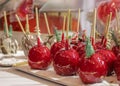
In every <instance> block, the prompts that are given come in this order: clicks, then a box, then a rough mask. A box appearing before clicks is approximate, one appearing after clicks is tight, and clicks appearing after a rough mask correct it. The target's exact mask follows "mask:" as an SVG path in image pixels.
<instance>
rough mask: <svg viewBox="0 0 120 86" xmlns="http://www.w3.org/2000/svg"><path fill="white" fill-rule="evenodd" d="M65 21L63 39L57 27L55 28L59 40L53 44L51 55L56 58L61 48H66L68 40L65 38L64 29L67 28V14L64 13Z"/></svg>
mask: <svg viewBox="0 0 120 86" xmlns="http://www.w3.org/2000/svg"><path fill="white" fill-rule="evenodd" d="M63 20H64V22H63V30H62V36H61V40H60V38H59V36H58V30H57V29H56V28H54V32H55V35H56V39H57V42H55V43H54V44H53V45H52V46H51V50H50V52H51V57H52V58H54V56H55V54H56V53H57V52H58V51H59V50H61V49H62V48H65V44H66V40H65V39H64V30H65V25H66V16H65V15H64V19H63Z"/></svg>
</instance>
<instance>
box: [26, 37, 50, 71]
mask: <svg viewBox="0 0 120 86" xmlns="http://www.w3.org/2000/svg"><path fill="white" fill-rule="evenodd" d="M37 42H38V45H35V46H33V47H32V48H31V49H30V51H29V54H28V63H29V65H30V67H31V68H33V69H47V68H48V66H49V65H50V63H51V55H50V50H49V49H48V48H47V47H46V46H44V45H42V44H41V42H40V39H39V37H38V39H37Z"/></svg>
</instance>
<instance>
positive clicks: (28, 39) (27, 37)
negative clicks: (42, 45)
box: [16, 14, 36, 57]
mask: <svg viewBox="0 0 120 86" xmlns="http://www.w3.org/2000/svg"><path fill="white" fill-rule="evenodd" d="M16 19H17V21H18V23H19V25H20V28H21V30H22V32H23V34H24V35H23V37H22V39H21V40H22V49H23V51H24V54H25V56H27V57H28V52H29V50H30V49H31V48H32V47H33V46H34V45H35V44H36V39H35V37H33V35H31V34H30V30H29V20H28V15H26V31H25V30H24V28H23V25H22V23H21V21H20V18H19V17H18V15H17V14H16Z"/></svg>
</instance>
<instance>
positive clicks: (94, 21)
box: [93, 8, 97, 40]
mask: <svg viewBox="0 0 120 86" xmlns="http://www.w3.org/2000/svg"><path fill="white" fill-rule="evenodd" d="M96 16H97V10H96V8H95V9H94V20H93V39H94V40H95V32H96Z"/></svg>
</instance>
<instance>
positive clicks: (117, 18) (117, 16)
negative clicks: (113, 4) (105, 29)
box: [116, 9, 120, 30]
mask: <svg viewBox="0 0 120 86" xmlns="http://www.w3.org/2000/svg"><path fill="white" fill-rule="evenodd" d="M116 20H117V28H118V30H119V28H120V27H119V15H118V11H117V9H116Z"/></svg>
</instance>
